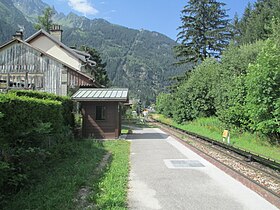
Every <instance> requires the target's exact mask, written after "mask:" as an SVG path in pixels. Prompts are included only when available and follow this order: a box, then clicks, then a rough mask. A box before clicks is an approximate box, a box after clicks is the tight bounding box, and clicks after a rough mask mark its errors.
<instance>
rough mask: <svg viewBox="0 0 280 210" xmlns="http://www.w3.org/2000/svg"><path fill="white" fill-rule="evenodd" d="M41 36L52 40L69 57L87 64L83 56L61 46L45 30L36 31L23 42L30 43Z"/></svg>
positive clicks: (61, 44) (63, 45) (60, 43)
mask: <svg viewBox="0 0 280 210" xmlns="http://www.w3.org/2000/svg"><path fill="white" fill-rule="evenodd" d="M41 35H45V36H46V37H48V38H49V39H50V40H52V41H53V42H55V43H56V44H57V45H59V46H60V47H62V48H63V49H64V50H66V51H67V52H68V53H70V54H71V55H73V56H74V57H75V58H77V59H79V60H81V61H82V62H85V63H86V62H87V60H86V58H85V56H83V55H81V54H78V53H76V52H75V51H74V50H73V49H71V48H70V47H67V46H66V45H65V44H63V43H62V42H60V41H59V40H57V39H55V38H54V37H53V36H52V35H50V34H49V33H48V32H46V31H45V30H43V29H41V30H39V31H37V32H36V33H35V34H33V35H31V36H30V37H28V38H27V39H26V40H25V41H26V42H27V43H29V42H31V41H32V40H34V39H35V38H37V37H39V36H41Z"/></svg>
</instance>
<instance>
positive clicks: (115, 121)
mask: <svg viewBox="0 0 280 210" xmlns="http://www.w3.org/2000/svg"><path fill="white" fill-rule="evenodd" d="M72 99H73V100H75V101H78V102H80V103H81V112H82V117H83V118H82V119H83V122H82V136H83V137H85V138H88V137H94V138H96V139H115V138H118V137H119V135H120V134H121V113H122V112H121V104H122V103H125V102H128V89H127V88H100V89H99V88H80V89H79V90H78V91H77V92H76V93H75V94H74V95H73V96H72Z"/></svg>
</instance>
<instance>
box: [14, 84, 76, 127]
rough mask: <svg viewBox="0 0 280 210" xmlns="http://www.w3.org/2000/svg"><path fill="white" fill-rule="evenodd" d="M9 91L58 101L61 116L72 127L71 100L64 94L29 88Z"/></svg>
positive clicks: (73, 124)
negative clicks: (30, 89)
mask: <svg viewBox="0 0 280 210" xmlns="http://www.w3.org/2000/svg"><path fill="white" fill-rule="evenodd" d="M10 93H15V94H16V95H18V96H27V97H31V98H38V99H50V100H55V101H60V102H61V103H62V106H63V113H62V114H63V118H64V122H65V124H66V125H68V126H70V127H71V128H74V126H75V122H74V114H73V101H72V100H71V99H70V98H69V97H66V96H57V95H54V94H51V93H46V92H39V91H29V90H11V91H10Z"/></svg>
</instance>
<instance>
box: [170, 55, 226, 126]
mask: <svg viewBox="0 0 280 210" xmlns="http://www.w3.org/2000/svg"><path fill="white" fill-rule="evenodd" d="M220 75H221V68H220V64H219V63H218V62H217V61H216V60H214V59H211V58H208V59H206V60H205V61H203V62H202V63H201V64H200V65H198V66H197V67H196V68H195V69H194V70H193V71H192V72H191V73H190V75H189V78H188V79H187V80H186V81H185V82H184V83H182V84H181V85H180V86H179V87H178V90H177V92H176V93H175V97H174V99H175V100H174V113H173V116H174V119H175V121H176V122H178V123H181V122H184V121H188V120H193V119H196V118H198V117H208V116H213V115H215V113H216V109H215V103H214V99H215V96H216V93H215V90H216V88H217V87H216V85H217V84H218V81H219V80H220V77H221V76H220Z"/></svg>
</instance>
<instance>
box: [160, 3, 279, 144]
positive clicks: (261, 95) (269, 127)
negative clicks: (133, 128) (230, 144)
mask: <svg viewBox="0 0 280 210" xmlns="http://www.w3.org/2000/svg"><path fill="white" fill-rule="evenodd" d="M279 11H280V10H279V1H278V0H267V1H263V0H259V1H257V2H256V3H255V4H254V5H249V6H248V7H247V8H246V11H245V13H244V16H243V17H241V18H240V20H237V22H236V24H235V32H236V33H235V34H234V36H233V37H232V41H231V44H230V45H229V46H227V47H226V48H225V50H224V51H223V52H222V53H221V54H220V59H215V58H213V57H212V58H206V59H204V60H201V62H200V63H199V64H197V65H196V66H195V67H194V69H193V70H192V71H191V72H190V73H188V74H187V75H186V76H185V78H184V80H182V81H181V82H180V83H179V84H178V88H177V89H176V90H175V91H173V92H170V93H166V94H160V95H159V96H158V97H157V108H158V111H159V112H161V113H162V114H164V115H165V116H167V117H171V118H173V119H174V120H175V121H176V122H178V123H187V122H188V121H192V120H195V119H198V118H201V117H218V118H219V120H220V121H221V122H223V124H224V128H235V129H238V130H239V132H243V131H250V132H255V133H259V134H263V135H265V136H266V137H268V138H269V139H270V142H272V143H274V144H278V143H279V142H280V59H279V55H280V50H279V49H280V36H279V29H280V13H279ZM171 102H172V104H171Z"/></svg>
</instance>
